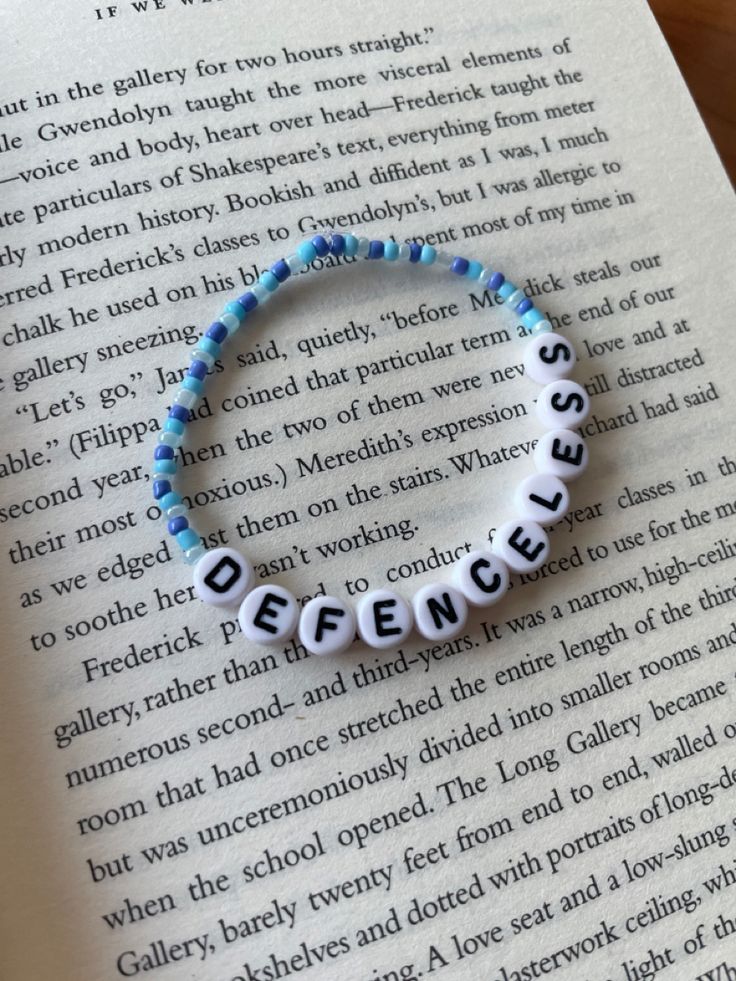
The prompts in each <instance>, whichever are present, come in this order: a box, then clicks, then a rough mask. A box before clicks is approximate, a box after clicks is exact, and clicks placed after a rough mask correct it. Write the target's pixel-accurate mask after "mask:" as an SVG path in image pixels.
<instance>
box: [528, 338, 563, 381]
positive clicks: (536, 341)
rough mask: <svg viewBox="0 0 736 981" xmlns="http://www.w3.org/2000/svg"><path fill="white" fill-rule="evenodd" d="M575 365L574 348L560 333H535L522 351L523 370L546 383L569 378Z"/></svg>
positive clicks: (531, 376) (533, 378)
mask: <svg viewBox="0 0 736 981" xmlns="http://www.w3.org/2000/svg"><path fill="white" fill-rule="evenodd" d="M574 367H575V350H574V348H573V346H572V344H571V343H570V342H569V341H568V339H567V338H566V337H562V336H561V335H560V334H549V333H548V334H537V336H536V337H532V338H531V340H530V341H528V342H527V345H526V349H525V351H524V371H525V372H526V373H527V375H529V377H530V378H531V379H532V380H533V381H535V382H539V384H540V385H546V384H548V383H549V382H551V381H556V380H557V379H558V378H569V377H570V375H571V374H572V369H573V368H574Z"/></svg>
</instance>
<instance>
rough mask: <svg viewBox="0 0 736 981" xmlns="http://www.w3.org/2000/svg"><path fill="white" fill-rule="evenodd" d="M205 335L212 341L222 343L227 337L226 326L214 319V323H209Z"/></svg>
mask: <svg viewBox="0 0 736 981" xmlns="http://www.w3.org/2000/svg"><path fill="white" fill-rule="evenodd" d="M205 337H209V338H211V339H212V340H213V341H217V343H218V344H222V342H223V341H224V340H225V338H226V337H227V327H226V326H225V325H224V324H221V323H220V321H219V320H216V321H215V322H214V324H211V325H210V327H209V328H208V330H207V333H206V334H205Z"/></svg>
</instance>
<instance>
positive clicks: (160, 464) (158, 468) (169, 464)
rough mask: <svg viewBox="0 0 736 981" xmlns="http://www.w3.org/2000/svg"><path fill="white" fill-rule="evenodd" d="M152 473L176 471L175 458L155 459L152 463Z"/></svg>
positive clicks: (171, 472)
mask: <svg viewBox="0 0 736 981" xmlns="http://www.w3.org/2000/svg"><path fill="white" fill-rule="evenodd" d="M153 472H154V473H170V474H174V473H176V461H175V460H156V462H155V463H154V464H153Z"/></svg>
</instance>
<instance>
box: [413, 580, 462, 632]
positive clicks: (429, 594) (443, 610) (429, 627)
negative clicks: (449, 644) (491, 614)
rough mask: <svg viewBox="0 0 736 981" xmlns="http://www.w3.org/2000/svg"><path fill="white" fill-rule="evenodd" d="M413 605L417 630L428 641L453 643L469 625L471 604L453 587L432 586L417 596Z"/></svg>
mask: <svg viewBox="0 0 736 981" xmlns="http://www.w3.org/2000/svg"><path fill="white" fill-rule="evenodd" d="M411 602H412V606H413V607H414V622H415V623H416V626H417V630H418V631H419V633H420V634H421V635H422V637H426V638H427V640H449V639H450V638H451V637H455V636H457V634H459V633H460V631H461V630H462V629H463V627H464V626H465V624H466V623H467V620H468V604H467V602H466V600H465V597H464V596H463V594H462V593H461V592H459V590H457V589H455V588H454V587H453V586H446V585H445V584H444V583H439V582H435V583H430V584H429V585H428V586H423V587H422V588H421V589H420V590H419V592H417V593H415V594H414V598H413V599H412V601H411Z"/></svg>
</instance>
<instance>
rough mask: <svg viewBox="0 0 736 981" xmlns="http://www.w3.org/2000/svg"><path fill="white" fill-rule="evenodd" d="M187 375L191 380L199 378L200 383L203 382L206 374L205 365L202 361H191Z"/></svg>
mask: <svg viewBox="0 0 736 981" xmlns="http://www.w3.org/2000/svg"><path fill="white" fill-rule="evenodd" d="M189 374H190V375H191V376H192V378H199V380H200V381H203V380H204V377H205V375H206V374H207V365H206V364H205V363H204V361H192V363H191V364H190V365H189Z"/></svg>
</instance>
